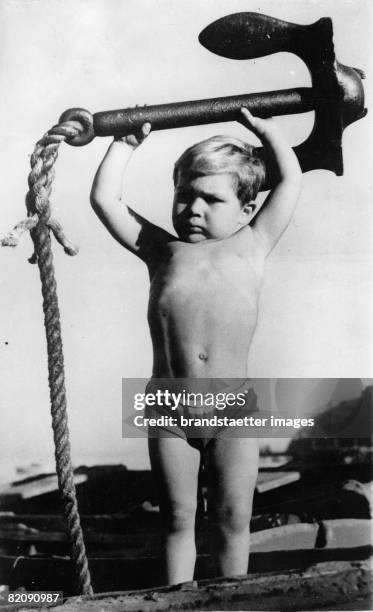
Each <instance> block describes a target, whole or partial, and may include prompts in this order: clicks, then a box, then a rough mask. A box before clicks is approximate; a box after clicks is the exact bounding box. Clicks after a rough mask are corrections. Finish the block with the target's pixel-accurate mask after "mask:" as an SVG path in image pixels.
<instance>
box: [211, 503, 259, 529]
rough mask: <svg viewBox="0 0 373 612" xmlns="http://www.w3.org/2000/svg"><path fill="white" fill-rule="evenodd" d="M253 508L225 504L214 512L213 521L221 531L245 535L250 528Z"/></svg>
mask: <svg viewBox="0 0 373 612" xmlns="http://www.w3.org/2000/svg"><path fill="white" fill-rule="evenodd" d="M250 520H251V508H250V507H249V508H248V507H247V505H246V504H245V505H244V504H233V505H232V504H224V505H223V506H221V507H219V508H217V509H216V510H215V512H214V516H213V521H214V522H215V523H217V526H218V527H219V528H220V529H224V530H227V531H230V532H232V533H243V532H244V531H246V530H247V528H248V527H249V526H250Z"/></svg>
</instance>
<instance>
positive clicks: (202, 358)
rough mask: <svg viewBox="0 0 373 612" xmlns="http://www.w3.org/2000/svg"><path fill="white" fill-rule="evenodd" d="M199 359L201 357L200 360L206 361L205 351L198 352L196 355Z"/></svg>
mask: <svg viewBox="0 0 373 612" xmlns="http://www.w3.org/2000/svg"><path fill="white" fill-rule="evenodd" d="M198 357H199V359H201V361H207V355H206V353H200V354H199V355H198Z"/></svg>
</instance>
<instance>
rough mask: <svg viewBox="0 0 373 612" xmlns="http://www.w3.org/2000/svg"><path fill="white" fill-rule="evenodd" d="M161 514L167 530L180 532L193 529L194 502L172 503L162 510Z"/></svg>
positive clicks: (194, 516)
mask: <svg viewBox="0 0 373 612" xmlns="http://www.w3.org/2000/svg"><path fill="white" fill-rule="evenodd" d="M163 516H164V522H165V525H166V528H167V530H168V531H172V532H180V531H190V530H194V525H195V518H196V504H195V503H185V504H173V505H172V506H171V507H170V508H167V509H166V510H165V511H164V512H163Z"/></svg>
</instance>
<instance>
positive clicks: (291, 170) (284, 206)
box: [241, 108, 302, 254]
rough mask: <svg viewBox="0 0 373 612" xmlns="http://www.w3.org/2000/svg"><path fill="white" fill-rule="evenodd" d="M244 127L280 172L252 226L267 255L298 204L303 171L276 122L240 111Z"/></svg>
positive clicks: (243, 110) (243, 109)
mask: <svg viewBox="0 0 373 612" xmlns="http://www.w3.org/2000/svg"><path fill="white" fill-rule="evenodd" d="M241 123H243V125H245V127H247V128H249V129H250V130H251V131H252V132H253V133H254V134H255V135H256V136H258V138H259V139H260V140H261V141H262V143H263V145H264V147H265V148H266V149H267V151H268V153H269V155H270V156H272V158H273V161H274V163H275V166H276V168H277V174H278V182H277V184H276V186H275V187H274V188H273V189H272V191H271V192H270V193H269V195H268V196H267V198H266V200H265V201H264V203H263V206H262V208H261V209H260V211H259V214H258V215H257V216H256V217H255V218H254V220H253V223H252V225H251V227H252V230H253V233H254V234H255V235H256V236H257V238H258V239H259V242H260V243H261V244H262V246H263V248H264V251H265V254H268V253H269V252H270V251H271V250H272V249H273V247H274V246H275V244H276V242H277V241H278V240H279V238H280V236H281V234H282V233H283V232H284V231H285V229H286V228H287V226H288V224H289V223H290V220H291V218H292V216H293V214H294V210H295V207H296V204H297V201H298V197H299V193H300V189H301V182H302V171H301V169H300V166H299V163H298V159H297V157H296V155H295V153H294V151H293V149H292V148H291V147H290V145H289V144H288V143H287V142H286V140H285V138H284V137H283V135H282V134H281V132H280V130H279V129H278V128H277V126H276V124H275V122H274V121H273V119H260V118H258V117H254V116H253V115H252V114H251V113H250V112H249V111H248V110H247V109H245V108H242V109H241Z"/></svg>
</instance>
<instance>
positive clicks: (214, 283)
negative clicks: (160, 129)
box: [91, 109, 302, 584]
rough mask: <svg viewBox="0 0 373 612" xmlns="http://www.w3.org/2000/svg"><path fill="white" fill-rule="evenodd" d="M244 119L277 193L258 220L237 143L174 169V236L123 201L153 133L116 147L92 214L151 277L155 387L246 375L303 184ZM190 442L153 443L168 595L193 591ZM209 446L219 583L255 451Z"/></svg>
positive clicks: (237, 560)
mask: <svg viewBox="0 0 373 612" xmlns="http://www.w3.org/2000/svg"><path fill="white" fill-rule="evenodd" d="M238 119H239V121H240V122H241V123H242V124H243V125H245V126H246V127H247V128H248V129H250V130H251V131H252V132H254V134H256V135H257V136H258V137H259V138H260V140H261V141H262V143H263V145H264V147H265V148H266V150H267V153H268V155H270V156H271V157H272V160H273V162H274V164H275V167H276V170H277V177H278V179H277V184H276V186H275V187H274V188H273V189H272V191H271V193H270V194H269V195H268V197H267V198H266V200H265V202H264V204H263V206H262V209H261V210H260V211H259V207H258V206H257V205H256V204H255V202H254V200H255V197H256V195H257V193H258V191H259V189H260V186H261V185H262V184H263V181H264V176H265V169H264V165H263V162H262V161H261V160H260V159H258V158H257V157H255V152H254V149H253V147H251V146H250V145H248V144H247V143H245V142H243V141H241V140H239V139H236V138H229V137H223V136H216V137H214V138H210V139H208V140H205V141H203V142H201V143H199V144H197V145H194V146H193V147H191V148H190V149H188V150H187V151H186V152H185V153H184V154H183V155H182V156H181V158H180V159H179V160H178V161H177V163H176V165H175V171H174V184H175V194H174V201H173V210H172V219H173V225H174V228H175V230H176V233H177V235H178V237H176V236H174V235H172V234H170V233H168V232H166V231H165V230H163V229H161V228H160V227H157V226H155V225H153V224H152V223H150V222H149V221H147V220H146V219H144V218H143V217H141V216H140V215H138V214H137V213H135V212H134V211H133V210H132V209H131V208H129V207H128V206H126V205H125V203H124V202H123V201H122V180H123V174H124V170H125V167H126V164H127V162H128V160H129V158H130V157H131V155H132V153H133V151H134V150H135V149H136V148H137V147H138V146H139V145H140V144H141V142H142V141H143V140H144V138H145V137H146V136H147V135H148V134H149V132H150V129H151V126H150V124H145V125H144V126H143V128H142V131H141V134H137V135H131V136H128V137H125V138H116V139H115V140H114V142H113V143H112V144H111V145H110V147H109V149H108V152H107V153H106V155H105V157H104V159H103V161H102V163H101V165H100V166H99V169H98V171H97V174H96V177H95V179H94V182H93V187H92V193H91V202H92V206H93V208H94V210H95V212H96V213H97V214H98V216H99V217H100V219H101V221H102V222H103V223H104V225H105V226H106V227H107V228H108V230H109V231H110V233H111V234H112V235H113V237H114V238H115V239H116V240H118V242H120V243H121V244H122V245H123V246H124V247H126V248H127V249H129V250H130V251H132V252H133V253H134V254H136V255H137V256H138V257H140V258H141V259H142V260H143V261H144V263H145V264H146V265H147V266H148V269H149V275H150V300H149V311H148V320H149V326H150V332H151V337H152V342H153V349H154V366H153V378H169V379H173V378H179V377H180V378H181V377H183V378H187V379H189V378H194V379H200V378H206V379H216V378H244V377H246V376H247V372H246V370H247V357H248V351H249V347H250V343H251V339H252V336H253V333H254V330H255V326H256V320H257V312H258V298H259V293H260V287H261V282H262V276H263V270H264V264H265V260H266V257H267V255H268V254H269V253H270V251H271V250H272V248H273V247H274V245H275V244H276V242H277V241H278V239H279V238H280V236H281V234H282V233H283V231H284V230H285V228H286V227H287V225H288V223H289V221H290V219H291V217H292V215H293V212H294V209H295V206H296V202H297V199H298V195H299V191H300V185H301V176H302V173H301V170H300V168H299V164H298V161H297V158H296V156H295V154H294V153H293V150H292V149H291V147H290V146H289V145H288V144H287V143H286V142H285V140H284V139H283V137H282V135H281V133H280V132H279V130H278V129H277V127H276V125H275V124H274V122H273V120H272V119H267V120H262V119H259V118H256V117H254V116H252V115H251V114H250V112H249V111H248V110H246V109H241V111H240V115H239V117H238ZM259 212H260V214H258V213H259ZM189 442H190V440H188V439H186V436H184V439H182V437H180V435H167V436H162V435H161V436H159V437H156V438H149V452H150V460H151V464H152V469H153V471H154V474H155V476H156V478H157V480H158V483H159V486H160V507H161V514H162V518H163V522H164V526H165V531H166V541H165V563H166V581H167V583H169V584H176V583H181V582H186V581H189V580H192V578H193V571H194V564H195V556H196V551H195V539H194V523H195V513H196V504H197V480H198V470H199V465H200V450H201V448H199V447H198V446H197V445H195V444H191V443H189ZM205 442H206V444H205V445H202V446H203V452H204V461H205V466H206V469H207V473H208V478H209V519H210V520H211V522H212V525H213V531H214V534H213V538H212V542H213V547H214V549H215V551H214V552H215V559H216V564H217V565H216V574H217V575H223V576H232V575H237V574H245V573H246V572H247V565H248V554H249V538H250V533H249V523H250V518H251V508H252V498H253V493H254V488H255V483H256V477H257V469H258V444H257V440H255V439H253V438H249V437H244V436H243V437H240V438H237V437H232V438H229V437H224V436H221V437H220V436H218V435H217V436H212V437H211V439H209V440H207V441H205Z"/></svg>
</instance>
